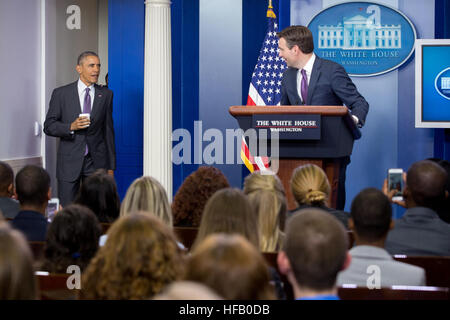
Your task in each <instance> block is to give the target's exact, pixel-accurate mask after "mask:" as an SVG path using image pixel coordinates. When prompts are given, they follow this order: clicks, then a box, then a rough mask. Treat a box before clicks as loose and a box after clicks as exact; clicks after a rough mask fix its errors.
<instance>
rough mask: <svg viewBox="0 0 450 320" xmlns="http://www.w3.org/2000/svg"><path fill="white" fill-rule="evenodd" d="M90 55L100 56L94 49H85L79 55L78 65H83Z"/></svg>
mask: <svg viewBox="0 0 450 320" xmlns="http://www.w3.org/2000/svg"><path fill="white" fill-rule="evenodd" d="M89 56H94V57H97V58H98V55H97V54H96V53H95V52H94V51H84V52H82V53H81V54H80V55H79V56H78V59H77V65H79V66H81V64H82V63H83V60H84V59H85V58H86V57H89Z"/></svg>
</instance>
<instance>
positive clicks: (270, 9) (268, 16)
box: [267, 0, 277, 18]
mask: <svg viewBox="0 0 450 320" xmlns="http://www.w3.org/2000/svg"><path fill="white" fill-rule="evenodd" d="M272 9H273V6H272V0H269V9H267V18H276V17H277V16H276V15H275V12H273V10H272Z"/></svg>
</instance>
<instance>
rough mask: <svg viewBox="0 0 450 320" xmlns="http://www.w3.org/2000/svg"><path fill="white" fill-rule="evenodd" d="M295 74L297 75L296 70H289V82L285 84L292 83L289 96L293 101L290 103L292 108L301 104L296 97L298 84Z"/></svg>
mask: <svg viewBox="0 0 450 320" xmlns="http://www.w3.org/2000/svg"><path fill="white" fill-rule="evenodd" d="M297 73H298V69H296V68H292V67H291V68H290V72H289V81H288V82H287V83H292V84H293V86H292V87H291V88H290V90H289V91H290V94H289V96H290V97H292V98H293V101H290V102H291V105H293V106H298V105H301V104H302V99H300V96H299V95H298V90H297V87H298V85H299V84H298V83H297Z"/></svg>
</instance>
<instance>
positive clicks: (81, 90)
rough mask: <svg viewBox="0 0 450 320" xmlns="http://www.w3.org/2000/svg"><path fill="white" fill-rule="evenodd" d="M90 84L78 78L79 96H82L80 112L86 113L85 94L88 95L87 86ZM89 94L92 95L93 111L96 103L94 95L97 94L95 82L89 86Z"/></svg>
mask: <svg viewBox="0 0 450 320" xmlns="http://www.w3.org/2000/svg"><path fill="white" fill-rule="evenodd" d="M87 87H88V86H87V85H85V84H84V82H83V81H81V79H78V98H80V106H81V112H80V113H84V112H83V106H84V96H85V95H86V91H85V90H86V88H87ZM89 89H90V90H89V95H90V96H91V112H92V105H93V103H94V96H95V87H94V85H93V84H91V85H90V86H89Z"/></svg>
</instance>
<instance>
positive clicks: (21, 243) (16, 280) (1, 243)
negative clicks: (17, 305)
mask: <svg viewBox="0 0 450 320" xmlns="http://www.w3.org/2000/svg"><path fill="white" fill-rule="evenodd" d="M34 299H37V286H36V279H35V276H34V270H33V256H32V254H31V251H30V248H29V247H28V244H27V242H26V240H25V237H24V236H23V234H22V233H21V232H20V231H17V230H14V229H12V228H11V227H10V226H9V224H8V223H7V222H1V221H0V300H34Z"/></svg>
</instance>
